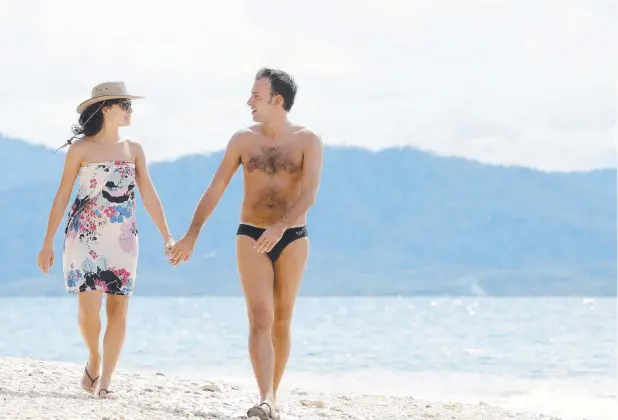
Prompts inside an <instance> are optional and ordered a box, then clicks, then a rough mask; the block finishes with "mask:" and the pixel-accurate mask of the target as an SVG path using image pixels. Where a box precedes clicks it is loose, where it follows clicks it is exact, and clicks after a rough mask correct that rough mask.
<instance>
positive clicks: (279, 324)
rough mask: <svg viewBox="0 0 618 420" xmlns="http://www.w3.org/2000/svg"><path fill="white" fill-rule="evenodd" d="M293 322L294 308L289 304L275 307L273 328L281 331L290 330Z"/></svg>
mask: <svg viewBox="0 0 618 420" xmlns="http://www.w3.org/2000/svg"><path fill="white" fill-rule="evenodd" d="M291 324H292V308H290V307H289V306H287V305H277V306H276V307H275V319H274V325H273V328H274V329H275V331H277V332H279V333H285V332H289V331H290V325H291Z"/></svg>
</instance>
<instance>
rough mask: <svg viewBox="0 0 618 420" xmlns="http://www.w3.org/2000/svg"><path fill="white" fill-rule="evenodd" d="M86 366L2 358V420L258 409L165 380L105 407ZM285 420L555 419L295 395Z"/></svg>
mask: <svg viewBox="0 0 618 420" xmlns="http://www.w3.org/2000/svg"><path fill="white" fill-rule="evenodd" d="M82 372H83V366H82V365H77V364H71V363H58V362H44V361H38V360H30V359H20V358H0V419H49V420H52V419H62V420H70V419H99V420H104V419H108V420H113V419H114V420H115V419H148V420H156V419H187V418H189V419H246V418H247V417H246V415H245V413H246V411H247V409H248V408H249V407H251V406H252V405H253V404H255V402H256V398H257V393H256V390H255V387H241V386H238V385H235V384H232V383H225V382H222V381H196V380H194V379H183V378H181V377H174V376H173V375H166V374H165V373H164V372H148V373H144V372H140V373H136V372H125V371H122V370H118V371H117V373H116V374H115V376H114V382H113V390H114V391H115V393H116V395H117V398H116V399H114V400H109V399H107V400H106V399H100V398H97V397H95V396H92V395H91V394H87V393H86V392H84V391H82V390H81V388H80V387H79V381H80V379H81V373H82ZM280 400H281V401H279V404H280V410H281V418H282V419H286V420H294V419H318V420H319V419H332V420H352V419H359V420H361V419H362V420H369V419H380V420H387V419H420V420H425V419H427V420H429V419H433V420H463V419H482V420H501V419H510V420H512V419H544V420H549V419H552V417H550V416H543V415H535V414H526V413H515V412H511V411H507V410H503V409H500V408H498V407H492V406H489V405H487V404H484V403H482V402H479V404H478V405H466V404H460V403H457V402H451V401H448V402H447V401H442V402H439V401H423V400H417V399H415V398H413V397H412V396H409V397H393V396H388V395H362V394H345V395H344V394H320V393H307V392H304V391H303V390H302V389H293V390H291V391H290V392H288V393H286V394H285V395H284V396H280Z"/></svg>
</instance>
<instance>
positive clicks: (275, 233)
mask: <svg viewBox="0 0 618 420" xmlns="http://www.w3.org/2000/svg"><path fill="white" fill-rule="evenodd" d="M284 232H285V227H284V226H281V225H278V224H274V225H272V226H269V227H268V229H266V230H265V231H264V233H262V235H261V236H260V237H259V238H258V240H257V241H256V242H255V245H253V247H254V248H255V249H256V250H257V252H261V253H264V252H270V251H271V250H272V249H273V247H274V246H275V245H276V244H277V242H279V240H280V239H281V237H282V236H283V233H284Z"/></svg>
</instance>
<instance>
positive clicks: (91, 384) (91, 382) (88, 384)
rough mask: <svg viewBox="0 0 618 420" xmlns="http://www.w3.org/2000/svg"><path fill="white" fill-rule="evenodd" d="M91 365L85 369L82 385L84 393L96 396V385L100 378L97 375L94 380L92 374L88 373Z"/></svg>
mask: <svg viewBox="0 0 618 420" xmlns="http://www.w3.org/2000/svg"><path fill="white" fill-rule="evenodd" d="M89 365H90V363H88V364H87V365H86V367H85V368H84V375H83V376H82V383H81V385H82V388H83V389H84V391H86V392H89V393H91V394H94V390H95V389H96V385H95V384H96V382H97V381H98V380H99V376H98V375H97V376H96V377H94V378H93V377H92V375H90V372H88V366H89Z"/></svg>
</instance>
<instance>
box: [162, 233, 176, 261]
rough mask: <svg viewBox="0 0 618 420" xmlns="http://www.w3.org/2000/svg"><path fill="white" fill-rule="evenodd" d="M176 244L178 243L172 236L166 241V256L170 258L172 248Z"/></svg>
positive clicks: (164, 244)
mask: <svg viewBox="0 0 618 420" xmlns="http://www.w3.org/2000/svg"><path fill="white" fill-rule="evenodd" d="M175 244H176V241H174V239H173V238H172V237H171V236H170V237H169V238H168V239H167V240H165V241H164V243H163V246H164V247H165V256H166V257H167V258H170V256H171V252H172V248H173V247H174V245H175Z"/></svg>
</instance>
